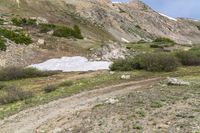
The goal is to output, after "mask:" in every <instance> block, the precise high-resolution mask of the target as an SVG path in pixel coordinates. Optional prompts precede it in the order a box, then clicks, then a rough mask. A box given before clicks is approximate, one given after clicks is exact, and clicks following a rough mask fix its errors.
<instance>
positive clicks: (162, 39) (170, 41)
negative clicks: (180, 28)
mask: <svg viewBox="0 0 200 133" xmlns="http://www.w3.org/2000/svg"><path fill="white" fill-rule="evenodd" d="M153 42H155V43H171V44H175V42H174V41H173V40H171V39H169V38H165V37H159V38H156V39H155V40H154V41H153Z"/></svg>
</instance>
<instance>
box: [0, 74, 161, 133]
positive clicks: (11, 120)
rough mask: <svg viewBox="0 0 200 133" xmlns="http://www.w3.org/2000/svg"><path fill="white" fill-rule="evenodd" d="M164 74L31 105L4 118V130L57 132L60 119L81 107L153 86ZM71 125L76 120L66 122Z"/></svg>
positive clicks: (8, 132)
mask: <svg viewBox="0 0 200 133" xmlns="http://www.w3.org/2000/svg"><path fill="white" fill-rule="evenodd" d="M160 79H161V78H151V79H145V80H140V81H131V82H127V83H121V84H118V85H112V86H109V87H105V88H101V89H97V90H92V91H87V92H82V93H80V94H77V95H74V96H71V97H67V98H64V99H60V100H57V101H53V102H50V103H48V104H45V105H40V106H37V107H34V108H30V109H27V110H24V111H21V112H20V113H18V114H16V115H13V116H11V117H8V118H6V119H4V120H1V121H0V132H1V133H39V132H48V133H51V132H54V131H55V128H57V127H62V124H63V123H59V120H60V119H67V118H68V117H69V116H70V115H72V114H74V113H76V112H77V111H80V110H87V109H91V108H92V107H94V106H95V105H98V104H100V103H102V102H105V101H106V100H107V99H109V98H113V97H116V96H119V95H123V94H126V93H129V92H131V91H133V90H135V89H138V88H142V87H145V86H150V85H152V84H154V83H155V82H157V81H159V80H160ZM64 124H65V125H66V124H67V125H68V126H69V127H70V125H73V123H70V122H69V123H64Z"/></svg>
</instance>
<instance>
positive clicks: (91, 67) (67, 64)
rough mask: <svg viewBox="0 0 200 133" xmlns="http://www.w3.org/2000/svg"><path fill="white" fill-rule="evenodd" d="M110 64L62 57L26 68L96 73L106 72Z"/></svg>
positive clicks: (75, 57)
mask: <svg viewBox="0 0 200 133" xmlns="http://www.w3.org/2000/svg"><path fill="white" fill-rule="evenodd" d="M111 64H112V62H108V61H89V60H88V59H87V58H85V57H81V56H74V57H62V58H58V59H50V60H47V61H45V62H43V63H40V64H33V65H30V66H28V67H34V68H37V69H39V70H43V71H44V70H49V71H57V70H60V71H63V72H75V71H96V70H108V69H109V66H110V65H111Z"/></svg>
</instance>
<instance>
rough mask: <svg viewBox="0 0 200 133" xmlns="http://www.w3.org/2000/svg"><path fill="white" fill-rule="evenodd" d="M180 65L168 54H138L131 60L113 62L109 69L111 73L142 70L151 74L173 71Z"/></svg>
mask: <svg viewBox="0 0 200 133" xmlns="http://www.w3.org/2000/svg"><path fill="white" fill-rule="evenodd" d="M179 65H180V63H179V62H178V59H177V58H176V57H175V56H173V55H171V54H168V53H146V54H140V55H138V56H136V57H135V58H133V59H120V60H117V61H115V62H114V63H113V64H112V65H111V67H110V69H111V70H113V71H116V70H117V71H130V70H134V69H144V70H147V71H152V72H161V71H165V72H168V71H173V70H175V69H176V68H177V67H178V66H179Z"/></svg>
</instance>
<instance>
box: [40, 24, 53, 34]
mask: <svg viewBox="0 0 200 133" xmlns="http://www.w3.org/2000/svg"><path fill="white" fill-rule="evenodd" d="M39 28H40V32H41V33H47V32H49V31H51V30H54V29H55V28H56V25H54V24H40V25H39Z"/></svg>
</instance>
